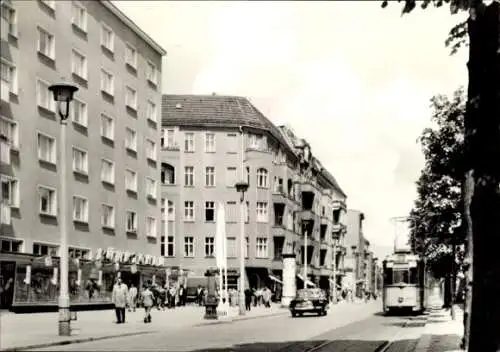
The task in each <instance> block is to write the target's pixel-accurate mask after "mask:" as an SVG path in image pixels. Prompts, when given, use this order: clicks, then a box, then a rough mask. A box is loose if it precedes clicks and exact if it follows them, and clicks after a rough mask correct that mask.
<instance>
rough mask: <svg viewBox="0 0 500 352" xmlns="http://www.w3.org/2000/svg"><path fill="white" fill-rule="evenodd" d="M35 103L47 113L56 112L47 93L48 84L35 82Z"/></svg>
mask: <svg viewBox="0 0 500 352" xmlns="http://www.w3.org/2000/svg"><path fill="white" fill-rule="evenodd" d="M36 103H37V104H38V106H40V107H42V108H44V109H47V110H49V111H56V103H55V101H54V99H53V96H52V94H51V92H50V91H49V84H48V83H47V82H44V81H42V80H40V79H39V80H37V82H36Z"/></svg>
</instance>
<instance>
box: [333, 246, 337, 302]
mask: <svg viewBox="0 0 500 352" xmlns="http://www.w3.org/2000/svg"><path fill="white" fill-rule="evenodd" d="M332 293H333V303H337V243H336V242H334V243H333V292H332Z"/></svg>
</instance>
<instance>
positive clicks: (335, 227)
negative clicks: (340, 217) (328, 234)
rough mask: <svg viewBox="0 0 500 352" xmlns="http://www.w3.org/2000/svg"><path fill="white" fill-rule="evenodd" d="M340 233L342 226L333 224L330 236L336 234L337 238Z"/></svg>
mask: <svg viewBox="0 0 500 352" xmlns="http://www.w3.org/2000/svg"><path fill="white" fill-rule="evenodd" d="M341 231H342V225H341V224H340V223H334V224H333V225H332V235H334V234H336V235H337V236H339V234H340V232H341Z"/></svg>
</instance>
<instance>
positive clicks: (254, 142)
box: [248, 134, 261, 149]
mask: <svg viewBox="0 0 500 352" xmlns="http://www.w3.org/2000/svg"><path fill="white" fill-rule="evenodd" d="M248 137H249V139H250V141H249V148H250V149H260V140H261V137H260V136H258V135H256V134H249V135H248Z"/></svg>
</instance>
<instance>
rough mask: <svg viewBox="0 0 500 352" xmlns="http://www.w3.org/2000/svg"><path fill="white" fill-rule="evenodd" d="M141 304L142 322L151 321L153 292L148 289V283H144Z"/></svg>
mask: <svg viewBox="0 0 500 352" xmlns="http://www.w3.org/2000/svg"><path fill="white" fill-rule="evenodd" d="M141 297H142V305H143V306H144V323H146V324H147V323H151V308H152V307H153V299H154V297H153V292H152V291H151V290H150V288H149V285H144V289H143V290H142V292H141Z"/></svg>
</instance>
